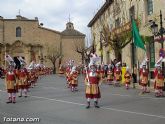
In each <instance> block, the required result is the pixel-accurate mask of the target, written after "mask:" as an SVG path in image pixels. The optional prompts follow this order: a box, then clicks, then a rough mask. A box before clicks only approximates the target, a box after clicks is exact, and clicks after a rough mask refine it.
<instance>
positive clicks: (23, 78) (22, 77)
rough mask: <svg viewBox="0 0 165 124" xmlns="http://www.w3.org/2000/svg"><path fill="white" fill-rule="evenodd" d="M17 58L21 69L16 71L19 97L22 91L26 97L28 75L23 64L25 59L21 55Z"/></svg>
mask: <svg viewBox="0 0 165 124" xmlns="http://www.w3.org/2000/svg"><path fill="white" fill-rule="evenodd" d="M19 60H20V62H21V69H20V70H19V72H18V76H19V84H18V85H19V97H22V93H24V96H25V97H27V89H28V81H27V78H28V75H27V69H26V68H25V67H24V66H25V61H24V59H23V58H22V57H19Z"/></svg>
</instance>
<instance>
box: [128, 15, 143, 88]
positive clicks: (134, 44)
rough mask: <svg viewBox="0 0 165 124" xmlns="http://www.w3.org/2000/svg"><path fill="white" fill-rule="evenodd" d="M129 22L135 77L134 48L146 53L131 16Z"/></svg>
mask: <svg viewBox="0 0 165 124" xmlns="http://www.w3.org/2000/svg"><path fill="white" fill-rule="evenodd" d="M131 22H132V36H133V38H132V73H133V75H134V76H135V74H134V73H135V72H134V66H135V47H138V48H141V49H143V50H144V51H146V49H145V46H144V43H143V41H142V38H141V36H140V34H139V30H138V27H137V25H136V22H135V20H134V19H133V18H132V16H131ZM135 83H137V82H134V83H133V88H135Z"/></svg>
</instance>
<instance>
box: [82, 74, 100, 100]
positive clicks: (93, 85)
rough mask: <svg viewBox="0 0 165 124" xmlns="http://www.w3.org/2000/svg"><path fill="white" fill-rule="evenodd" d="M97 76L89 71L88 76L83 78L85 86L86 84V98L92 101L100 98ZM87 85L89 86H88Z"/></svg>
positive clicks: (98, 78)
mask: <svg viewBox="0 0 165 124" xmlns="http://www.w3.org/2000/svg"><path fill="white" fill-rule="evenodd" d="M99 80H100V77H99V74H98V73H97V72H95V73H94V74H93V72H91V71H89V72H88V76H86V78H85V84H86V98H90V99H94V98H100V97H101V95H100V89H99ZM88 83H89V84H88Z"/></svg>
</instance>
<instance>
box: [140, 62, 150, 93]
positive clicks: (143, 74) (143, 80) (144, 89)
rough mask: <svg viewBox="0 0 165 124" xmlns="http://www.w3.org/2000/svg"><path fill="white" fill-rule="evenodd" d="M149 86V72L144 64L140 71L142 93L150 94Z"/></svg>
mask: <svg viewBox="0 0 165 124" xmlns="http://www.w3.org/2000/svg"><path fill="white" fill-rule="evenodd" d="M147 84H148V70H147V68H146V64H143V66H142V68H141V69H140V85H141V89H142V91H141V93H142V94H144V93H148V92H149V91H148V89H147Z"/></svg>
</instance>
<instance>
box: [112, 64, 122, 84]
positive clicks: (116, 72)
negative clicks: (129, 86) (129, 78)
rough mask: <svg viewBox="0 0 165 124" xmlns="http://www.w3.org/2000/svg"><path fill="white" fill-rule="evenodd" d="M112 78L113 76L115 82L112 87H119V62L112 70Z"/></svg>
mask: <svg viewBox="0 0 165 124" xmlns="http://www.w3.org/2000/svg"><path fill="white" fill-rule="evenodd" d="M114 76H115V82H114V86H117V87H118V86H120V82H121V69H120V62H118V63H117V64H116V68H115V69H114Z"/></svg>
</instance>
